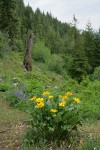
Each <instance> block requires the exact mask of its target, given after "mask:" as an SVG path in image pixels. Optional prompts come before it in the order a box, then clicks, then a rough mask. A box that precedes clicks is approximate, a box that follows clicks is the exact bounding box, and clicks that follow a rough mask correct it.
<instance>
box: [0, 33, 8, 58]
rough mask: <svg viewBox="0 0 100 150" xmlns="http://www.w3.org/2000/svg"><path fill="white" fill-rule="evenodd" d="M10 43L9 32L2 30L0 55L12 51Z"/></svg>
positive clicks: (0, 34)
mask: <svg viewBox="0 0 100 150" xmlns="http://www.w3.org/2000/svg"><path fill="white" fill-rule="evenodd" d="M9 43H10V39H9V36H8V34H7V33H4V32H3V33H2V32H1V31H0V56H3V55H4V54H5V52H6V53H7V52H9V51H10V49H11V48H10V47H9Z"/></svg>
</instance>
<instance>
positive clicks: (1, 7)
mask: <svg viewBox="0 0 100 150" xmlns="http://www.w3.org/2000/svg"><path fill="white" fill-rule="evenodd" d="M0 14H1V17H0V23H1V25H0V28H1V30H3V31H6V32H7V33H8V34H9V37H10V39H11V42H10V44H11V46H12V48H14V46H15V45H16V39H17V35H18V17H17V13H16V0H0Z"/></svg>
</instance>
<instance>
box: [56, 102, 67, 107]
mask: <svg viewBox="0 0 100 150" xmlns="http://www.w3.org/2000/svg"><path fill="white" fill-rule="evenodd" d="M65 104H66V102H65V101H64V102H60V103H59V104H58V105H59V106H61V107H64V106H65Z"/></svg>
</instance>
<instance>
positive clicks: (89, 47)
mask: <svg viewBox="0 0 100 150" xmlns="http://www.w3.org/2000/svg"><path fill="white" fill-rule="evenodd" d="M28 30H32V31H33V32H34V35H35V42H37V41H42V42H43V43H44V44H45V46H46V47H48V48H49V49H50V51H51V53H52V54H53V53H55V54H57V55H60V56H61V57H62V58H63V60H64V62H65V65H64V68H65V69H66V68H67V72H68V74H69V75H70V76H71V77H73V78H76V79H78V80H81V79H82V77H83V76H86V75H87V74H91V73H93V71H94V68H95V67H98V66H100V31H98V32H94V31H93V29H92V27H91V24H90V23H87V26H86V30H84V31H80V30H78V29H77V19H76V18H75V16H73V21H72V23H71V24H68V23H62V22H61V21H58V19H57V18H54V17H53V16H52V14H51V13H48V12H47V13H46V14H45V13H44V12H41V11H40V9H39V8H37V9H36V10H35V11H34V10H32V8H31V7H30V6H29V5H28V6H26V7H25V5H24V2H23V0H8V1H7V0H0V40H1V41H2V38H3V35H5V34H4V33H6V34H7V36H9V42H8V43H9V46H10V48H11V49H12V50H16V49H18V50H19V51H21V50H23V49H24V46H25V39H26V34H27V32H28ZM1 34H2V35H1ZM0 45H1V44H0ZM0 51H2V47H0Z"/></svg>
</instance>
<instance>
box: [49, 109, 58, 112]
mask: <svg viewBox="0 0 100 150" xmlns="http://www.w3.org/2000/svg"><path fill="white" fill-rule="evenodd" d="M50 111H51V112H53V113H56V112H58V111H57V110H56V109H51V110H50Z"/></svg>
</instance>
